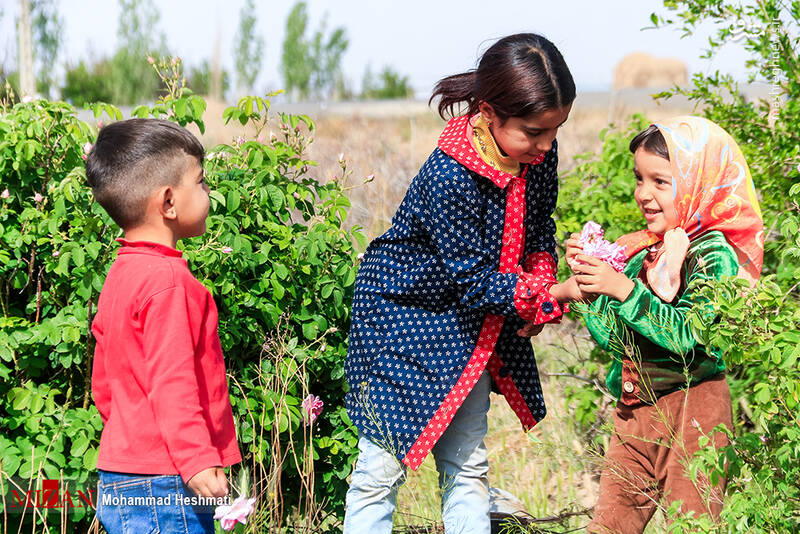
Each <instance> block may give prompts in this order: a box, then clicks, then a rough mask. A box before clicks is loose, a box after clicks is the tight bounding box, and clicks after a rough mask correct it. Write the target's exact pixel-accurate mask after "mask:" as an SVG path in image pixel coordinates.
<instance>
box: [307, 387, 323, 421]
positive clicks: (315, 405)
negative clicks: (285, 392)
mask: <svg viewBox="0 0 800 534" xmlns="http://www.w3.org/2000/svg"><path fill="white" fill-rule="evenodd" d="M323 406H324V403H323V402H322V399H320V398H319V397H317V396H316V395H313V394H309V395H308V397H306V398H305V399H303V421H304V422H305V424H306V425H310V424H311V423H313V422H314V421H315V420H316V419H317V417H319V416H320V414H322V407H323Z"/></svg>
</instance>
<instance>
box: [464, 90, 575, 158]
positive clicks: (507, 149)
mask: <svg viewBox="0 0 800 534" xmlns="http://www.w3.org/2000/svg"><path fill="white" fill-rule="evenodd" d="M479 109H480V111H481V114H482V115H483V116H484V118H486V120H488V121H490V122H491V130H492V136H493V137H494V140H495V142H496V143H497V146H498V147H500V150H502V151H503V152H504V153H505V154H506V155H507V156H508V157H510V158H511V159H513V160H514V161H518V162H520V163H530V162H531V161H533V160H535V159H536V158H538V157H539V156H540V155H542V154H544V153H545V152H547V151H548V150H550V149H551V148H552V146H553V139H555V138H556V134H557V133H558V129H559V128H560V127H561V125H562V124H564V123H565V122H566V121H567V118H568V117H569V112H570V110H571V109H572V104H570V105H569V106H564V107H563V108H558V109H551V110H548V111H544V112H542V113H538V114H536V115H530V116H528V117H509V118H508V119H506V121H505V122H504V123H502V124H500V120H499V119H498V118H497V116H496V115H495V114H494V110H493V109H492V107H491V106H490V105H488V104H486V103H485V102H483V103H481V105H480V106H479Z"/></svg>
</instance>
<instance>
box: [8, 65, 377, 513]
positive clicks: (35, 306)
mask: <svg viewBox="0 0 800 534" xmlns="http://www.w3.org/2000/svg"><path fill="white" fill-rule="evenodd" d="M158 68H159V70H160V73H161V75H162V79H163V80H164V81H165V82H166V86H167V94H166V96H165V97H163V98H161V99H159V100H158V101H157V102H156V103H155V104H154V105H153V106H149V107H148V106H140V107H138V108H135V109H134V110H133V115H135V116H156V117H166V118H169V119H171V120H175V121H177V122H178V123H180V124H184V125H185V124H189V123H194V124H197V125H198V127H200V129H201V130H202V129H203V128H204V125H203V123H202V120H201V116H202V113H203V111H204V110H205V102H204V101H203V99H202V98H200V97H199V96H197V95H194V94H193V93H192V92H191V91H189V90H188V89H186V88H184V87H183V86H182V85H183V84H182V82H181V78H180V76H179V62H178V63H177V64H176V63H170V62H166V63H161V64H159V65H158ZM92 108H93V110H94V112H95V116H96V117H99V116H100V115H102V114H103V113H105V114H107V115H109V116H110V118H111V119H112V120H118V119H121V118H122V115H121V113H120V111H119V110H118V109H117V108H116V107H114V106H112V105H108V104H95V105H93V106H92ZM268 108H269V102H268V100H266V99H265V98H255V97H247V98H244V99H242V100H241V101H240V102H239V104H238V106H236V107H232V108H228V109H227V110H226V111H225V120H226V121H230V120H238V121H240V122H241V123H242V124H247V123H252V124H254V125H255V126H256V128H257V135H258V138H257V139H252V140H244V139H240V140H237V141H234V142H233V143H231V144H230V145H220V146H217V147H214V148H212V149H211V150H210V151H208V154H207V158H206V161H205V165H204V166H205V172H206V177H207V181H208V183H209V185H210V187H211V189H212V192H211V210H210V215H209V218H208V230H207V232H206V234H205V235H204V236H201V237H198V238H194V239H190V240H185V241H183V242H182V243H181V245H180V246H181V247H182V248H183V250H184V255H185V257H186V258H187V260H188V262H189V265H190V268H191V270H192V271H193V272H194V273H195V275H196V276H197V278H198V279H199V280H200V281H201V282H202V283H203V284H204V285H205V286H206V287H207V288H208V289H209V290H210V291H211V292H212V294H213V295H214V298H215V300H216V303H217V305H218V308H219V317H220V330H219V331H220V338H221V341H222V345H223V349H224V351H225V356H226V362H227V366H228V370H229V384H230V391H231V401H232V404H233V408H234V417H235V418H236V423H237V434H238V436H239V440H240V447H241V450H242V453H243V456H244V458H245V459H244V463H243V466H246V467H247V468H248V471H249V473H250V478H251V487H252V490H251V491H252V494H256V495H259V496H260V497H261V499H260V500H259V517H260V518H264V521H266V520H267V518H271V519H272V520H273V521H275V520H279V521H280V522H285V521H290V520H291V521H295V520H298V518H301V519H302V520H303V521H305V522H306V524H309V521H312V520H313V521H316V522H317V523H320V522H322V521H323V519H324V518H325V517H326V516H328V515H330V516H331V517H333V516H336V515H338V516H341V514H342V511H343V503H344V494H345V492H346V489H347V484H346V480H345V479H346V477H347V475H348V474H349V472H350V469H351V467H352V463H353V460H354V457H355V455H356V453H357V449H356V435H355V433H354V430H353V429H352V426H351V425H350V422H349V420H348V418H347V415H346V414H345V411H344V402H343V398H344V393H345V388H346V382H345V378H344V368H343V362H344V356H345V353H346V345H345V340H346V333H347V331H348V328H349V319H350V315H349V314H350V311H349V309H350V301H351V299H352V292H353V284H354V280H355V274H356V252H355V248H354V246H355V244H354V239H356V240H361V241H362V243H361V245H360V246H362V247H363V237H362V235H361V233H360V232H359V230H358V228H355V229H353V230H347V229H345V227H344V224H343V221H344V220H345V217H346V215H347V210H348V208H349V206H350V203H349V201H348V199H347V197H346V196H345V194H344V192H345V187H344V185H343V184H342V183H340V182H335V181H334V182H329V183H326V184H323V183H320V182H318V181H316V180H315V179H313V178H311V177H309V175H308V171H309V168H310V167H312V166H313V165H314V163H313V162H312V161H308V160H307V159H305V157H304V155H303V153H304V150H305V149H306V148H307V145H308V136H309V132H313V129H314V124H313V123H312V122H311V120H309V119H308V118H307V117H296V116H288V115H281V116H280V121H281V127H280V128H281V134H282V135H281V137H279V138H277V139H273V140H267V141H266V142H261V139H262V136H261V132H266V131H268V130H265V128H266V125H267V120H268V118H267V111H268ZM95 137H96V132H95V131H94V129H93V128H92V127H90V126H89V125H87V124H86V123H84V122H81V121H80V120H78V119H77V118H76V114H75V110H74V108H72V107H71V106H70V105H69V104H66V103H63V102H48V101H46V100H36V101H33V102H30V103H20V104H16V105H14V106H13V107H8V108H0V191H3V190H8V192H9V194H8V198H0V243H2V246H1V247H0V306H1V307H2V310H1V311H2V316H0V426H1V427H2V428H3V432H2V435H0V454H2V469H3V473H2V477H3V479H2V480H3V482H4V488H5V494H6V497H7V496H8V492H9V484H10V483H11V481H12V479H14V478H16V479H19V478H23V479H31V480H32V481H33V487H34V488H37V487H41V486H37V485H36V484H38V483H40V482H41V480H42V479H43V478H57V477H58V476H59V474H63V476H64V477H65V478H66V479H69V480H72V481H75V483H76V484H77V485H78V486H80V485H82V484H84V483H85V482H86V481H87V480H88V479H89V477H90V474H93V473H92V471H93V470H94V468H95V462H96V458H97V447H98V440H99V435H100V431H101V427H102V424H101V421H100V416H99V414H98V412H97V410H96V409H95V407H94V405H93V404H92V402H91V396H90V394H91V392H90V389H89V388H90V379H91V363H92V353H93V348H94V347H93V341H92V339H91V337H90V336H89V325H90V324H91V320H92V317H93V314H94V311H95V306H96V303H97V297H98V294H99V292H100V289H101V288H102V283H103V279H104V276H105V273H106V272H107V270H108V268H109V266H110V263H111V261H112V260H113V257H114V251H115V250H116V248H117V245H116V243H115V241H114V240H115V238H116V237H118V236H120V230H119V229H118V228H117V227H116V226H115V225H114V224H113V223H112V221H111V220H110V219H109V218H108V216H107V215H106V213H105V212H104V211H103V210H102V208H100V206H99V205H98V204H97V203H95V202H94V200H93V198H92V194H91V191H90V189H88V188H87V186H86V181H85V170H84V161H83V157H82V156H83V155H84V145H85V144H86V143H87V142H89V143H90V142H92V141H93V140H94V138H95ZM2 196H5V195H2ZM309 392H310V393H313V394H316V395H318V396H319V397H321V398H322V400H323V401H324V402H325V405H326V409H325V410H324V412H323V414H322V415H321V417H320V418H318V419H317V421H316V422H315V423H314V424H313V425H312V426H309V427H306V426H305V425H304V424H303V410H302V409H301V402H302V400H303V398H304V397H305V396H306V395H307V394H308V393H309ZM235 478H236V477H235ZM276 495H277V497H276ZM275 506H279V507H280V508H279V509H273V508H274V507H275ZM91 515H92V514H89V516H86V514H85V511H84V512H77V513H75V514H73V515H71V516H70V519H69V521H70V524H73V526H74V527H75V528H77V526H79V525H83V526H85V525H86V524H87V523H86V522H87V521H88V519H90V518H91ZM309 516H313V517H311V519H309ZM7 519H8V520H9V521H12V522H13V521H17V520H19V516H14V515H9V516H8V517H7ZM26 521H31V517H30V516H28V517H27V519H26ZM36 521H37V523H41V522H42V519H36ZM48 521H49V524H50V525H52V524H54V523H57V522H58V518H57V517H50V518H49V520H48ZM326 524H327V525H331V524H335V520H333V519H328V520H327V523H326ZM255 525H257V526H259V527H264V528H267V527H270V528H278V527H279V526H280V523H279V524H277V525H276V524H274V523H259V522H258V521H256V522H255Z"/></svg>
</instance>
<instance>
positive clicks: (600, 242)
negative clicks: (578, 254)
mask: <svg viewBox="0 0 800 534" xmlns="http://www.w3.org/2000/svg"><path fill="white" fill-rule="evenodd" d="M604 235H605V232H604V231H603V228H602V227H601V226H600V225H599V224H597V223H596V222H594V221H589V222H587V223H586V224H585V225H584V226H583V230H582V231H581V237H580V239H579V240H578V243H580V245H581V246H582V247H583V253H584V254H586V255H587V256H594V257H595V258H600V259H601V260H603V261H605V262H606V263H608V264H609V265H611V266H612V267H613V268H614V269H615V270H617V271H619V272H622V271H623V269H625V262H626V261H627V258H626V256H625V247H621V246H620V245H617V244H616V243H611V242H610V241H607V240H606V239H605V238H604V237H603V236H604Z"/></svg>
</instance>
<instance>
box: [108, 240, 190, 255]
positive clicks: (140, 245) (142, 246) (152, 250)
mask: <svg viewBox="0 0 800 534" xmlns="http://www.w3.org/2000/svg"><path fill="white" fill-rule="evenodd" d="M117 242H118V243H120V244H121V245H122V248H120V249H119V254H135V253H145V254H157V255H159V256H169V257H173V258H180V257H181V256H183V252H182V251H180V250H177V249H174V248H172V247H168V246H167V245H162V244H160V243H153V242H152V241H128V240H127V239H125V238H123V237H118V238H117Z"/></svg>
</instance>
